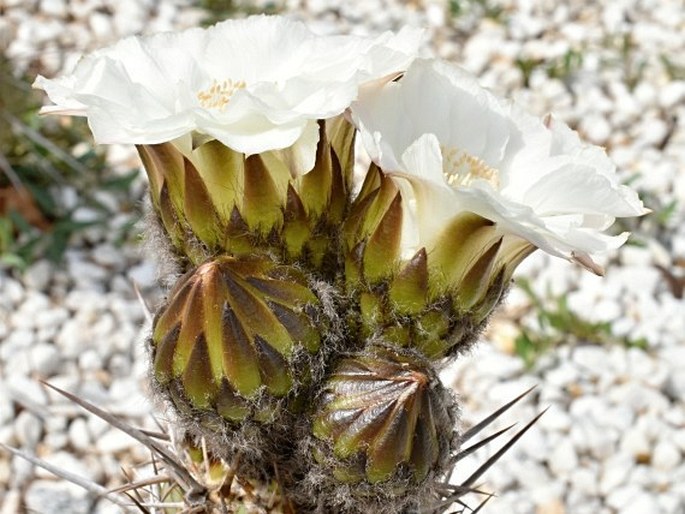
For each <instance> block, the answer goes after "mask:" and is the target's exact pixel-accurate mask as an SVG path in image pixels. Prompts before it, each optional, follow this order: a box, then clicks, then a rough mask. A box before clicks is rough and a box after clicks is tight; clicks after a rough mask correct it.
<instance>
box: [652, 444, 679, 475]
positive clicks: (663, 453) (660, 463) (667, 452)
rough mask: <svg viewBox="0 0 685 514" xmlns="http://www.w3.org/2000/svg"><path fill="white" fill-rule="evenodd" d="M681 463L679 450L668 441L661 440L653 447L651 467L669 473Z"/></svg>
mask: <svg viewBox="0 0 685 514" xmlns="http://www.w3.org/2000/svg"><path fill="white" fill-rule="evenodd" d="M681 462H682V455H681V454H680V449H679V448H678V447H677V446H676V445H675V444H674V443H672V442H671V441H669V440H668V439H662V440H661V441H659V442H658V443H657V445H656V446H655V447H654V452H653V454H652V465H653V466H654V467H655V468H656V469H659V470H662V471H671V470H673V469H675V468H677V467H678V466H679V465H680V463H681Z"/></svg>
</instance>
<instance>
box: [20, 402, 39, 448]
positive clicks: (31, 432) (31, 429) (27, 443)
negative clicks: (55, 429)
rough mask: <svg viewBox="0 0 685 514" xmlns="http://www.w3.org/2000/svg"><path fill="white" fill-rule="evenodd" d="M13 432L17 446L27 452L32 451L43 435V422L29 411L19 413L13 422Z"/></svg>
mask: <svg viewBox="0 0 685 514" xmlns="http://www.w3.org/2000/svg"><path fill="white" fill-rule="evenodd" d="M14 431H15V433H16V438H17V441H18V442H19V444H20V445H21V446H22V447H24V448H26V449H29V450H33V449H34V448H35V447H36V445H37V444H38V441H40V436H41V434H42V433H43V422H42V421H41V419H40V418H39V417H38V416H36V415H35V414H33V413H32V412H31V411H28V410H24V411H21V412H20V413H19V415H18V416H17V419H16V420H15V421H14Z"/></svg>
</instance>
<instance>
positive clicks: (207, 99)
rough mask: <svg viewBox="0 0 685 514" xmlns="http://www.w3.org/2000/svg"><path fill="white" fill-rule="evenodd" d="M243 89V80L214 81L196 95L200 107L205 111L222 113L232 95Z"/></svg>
mask: <svg viewBox="0 0 685 514" xmlns="http://www.w3.org/2000/svg"><path fill="white" fill-rule="evenodd" d="M244 87H245V81H244V80H236V81H233V80H231V79H226V80H222V81H221V82H219V81H218V80H214V81H213V82H212V85H211V86H209V87H208V88H207V89H203V90H202V91H200V92H199V93H198V94H197V99H198V100H199V102H200V105H201V106H202V107H204V108H205V109H218V110H220V111H223V110H224V109H225V108H226V106H227V105H228V102H229V101H230V100H231V97H232V96H233V93H235V92H236V91H237V90H238V89H243V88H244Z"/></svg>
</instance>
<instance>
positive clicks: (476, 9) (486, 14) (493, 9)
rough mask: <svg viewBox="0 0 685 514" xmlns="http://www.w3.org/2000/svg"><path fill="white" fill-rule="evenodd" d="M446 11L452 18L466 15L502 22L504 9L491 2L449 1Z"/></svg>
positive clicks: (485, 0)
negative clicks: (447, 10)
mask: <svg viewBox="0 0 685 514" xmlns="http://www.w3.org/2000/svg"><path fill="white" fill-rule="evenodd" d="M448 9H449V13H450V16H451V17H452V18H458V17H460V16H465V15H467V14H468V15H476V16H478V17H483V18H490V19H491V20H494V21H496V22H502V21H504V14H505V9H504V8H503V7H502V6H500V5H497V4H496V3H493V2H492V1H491V0H450V1H449V4H448Z"/></svg>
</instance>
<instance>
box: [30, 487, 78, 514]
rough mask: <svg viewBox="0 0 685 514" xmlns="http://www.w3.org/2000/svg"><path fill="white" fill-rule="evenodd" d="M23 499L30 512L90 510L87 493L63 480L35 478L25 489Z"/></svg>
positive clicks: (73, 513) (75, 513)
mask: <svg viewBox="0 0 685 514" xmlns="http://www.w3.org/2000/svg"><path fill="white" fill-rule="evenodd" d="M24 501H25V502H26V508H27V509H28V510H29V511H30V512H45V513H47V512H49V513H50V514H78V513H86V512H89V510H90V500H89V499H88V496H87V493H86V492H85V491H84V490H83V489H81V488H79V487H77V486H74V485H71V484H69V483H68V482H64V481H60V482H55V481H53V480H35V481H34V482H32V483H31V485H30V486H29V487H28V489H27V490H26V493H25V495H24Z"/></svg>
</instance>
